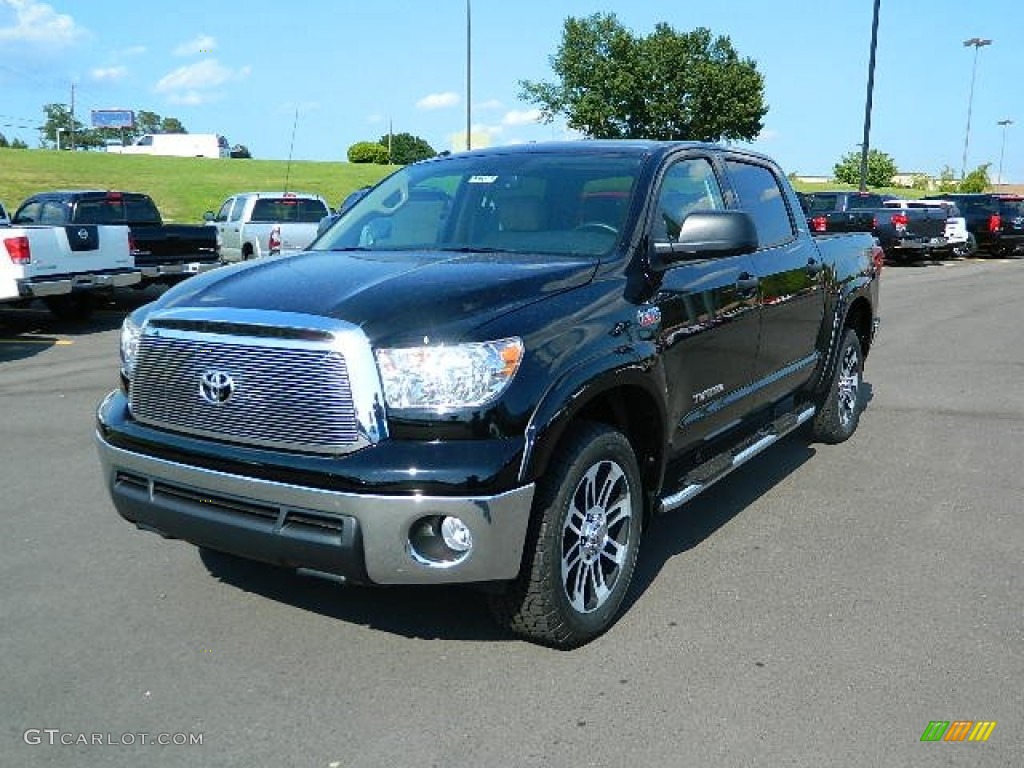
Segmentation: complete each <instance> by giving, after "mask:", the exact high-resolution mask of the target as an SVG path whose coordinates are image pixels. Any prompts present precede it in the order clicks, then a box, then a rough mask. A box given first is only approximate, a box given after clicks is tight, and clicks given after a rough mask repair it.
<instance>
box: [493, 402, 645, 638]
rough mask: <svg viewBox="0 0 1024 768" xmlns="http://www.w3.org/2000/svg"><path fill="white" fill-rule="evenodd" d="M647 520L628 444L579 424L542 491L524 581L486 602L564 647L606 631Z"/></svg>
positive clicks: (529, 633) (515, 624) (507, 619)
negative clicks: (643, 522)
mask: <svg viewBox="0 0 1024 768" xmlns="http://www.w3.org/2000/svg"><path fill="white" fill-rule="evenodd" d="M642 515H643V489H642V488H641V484H640V472H639V470H638V469H637V462H636V456H635V455H634V453H633V449H632V446H630V444H629V441H628V440H627V439H626V437H625V436H624V435H623V434H622V433H621V432H618V431H617V430H615V429H612V428H611V427H607V426H605V425H601V424H594V423H590V422H586V423H582V424H580V425H578V426H576V427H575V428H574V429H573V430H572V431H571V432H570V433H569V435H568V436H567V438H566V439H565V440H564V441H563V443H562V444H561V445H560V446H559V448H558V450H557V451H556V453H555V455H554V457H553V459H552V464H551V466H550V468H549V470H548V473H547V474H546V475H545V477H544V479H543V480H542V481H541V483H540V484H539V487H538V489H537V496H536V497H535V499H534V508H533V517H532V519H531V522H530V530H529V533H528V536H527V541H526V549H525V552H524V555H523V567H522V570H521V571H520V574H519V578H518V579H516V581H514V582H512V584H511V585H510V586H509V588H508V589H507V590H506V591H505V592H503V593H501V594H496V595H489V596H488V600H489V603H490V608H491V613H492V614H493V616H494V618H495V620H496V621H497V622H498V623H499V624H501V625H502V626H503V627H505V628H507V629H509V630H510V631H511V632H513V633H515V634H517V635H521V636H523V637H526V638H528V639H530V640H533V641H535V642H539V643H541V644H543V645H549V646H552V647H555V648H563V649H568V648H574V647H577V646H579V645H582V644H584V643H586V642H588V641H590V640H592V639H594V638H595V637H597V636H598V635H600V634H602V633H604V632H605V631H606V630H607V629H608V628H609V627H610V626H611V625H612V624H613V623H614V621H615V618H616V616H617V615H618V612H619V609H620V607H621V606H622V601H623V599H624V598H625V596H626V592H627V591H628V589H629V582H630V579H631V578H632V576H633V571H634V570H635V567H636V557H637V552H638V550H639V547H640V533H641V528H642Z"/></svg>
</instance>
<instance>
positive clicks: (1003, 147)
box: [996, 119, 1013, 184]
mask: <svg viewBox="0 0 1024 768" xmlns="http://www.w3.org/2000/svg"><path fill="white" fill-rule="evenodd" d="M996 125H1001V126H1003V142H1002V144H1001V145H1000V146H999V183H1000V184H1002V183H1003V154H1004V153H1005V152H1006V126H1008V125H1013V120H1010V119H1006V120H1000V121H999V122H998V123H996Z"/></svg>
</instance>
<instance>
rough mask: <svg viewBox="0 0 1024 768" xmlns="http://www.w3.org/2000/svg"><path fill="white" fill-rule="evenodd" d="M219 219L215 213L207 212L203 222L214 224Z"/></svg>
mask: <svg viewBox="0 0 1024 768" xmlns="http://www.w3.org/2000/svg"><path fill="white" fill-rule="evenodd" d="M216 218H217V215H216V214H215V213H214V212H213V211H207V212H206V213H204V214H203V221H209V222H212V221H214V220H215V219H216Z"/></svg>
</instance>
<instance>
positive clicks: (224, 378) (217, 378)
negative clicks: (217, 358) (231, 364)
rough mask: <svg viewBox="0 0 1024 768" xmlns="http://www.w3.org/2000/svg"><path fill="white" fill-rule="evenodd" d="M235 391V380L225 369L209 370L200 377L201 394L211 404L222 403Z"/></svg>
mask: <svg viewBox="0 0 1024 768" xmlns="http://www.w3.org/2000/svg"><path fill="white" fill-rule="evenodd" d="M234 392H235V380H234V379H232V378H231V376H230V375H229V374H226V373H224V372H223V371H207V372H206V373H204V374H203V375H202V376H200V377H199V396H200V397H201V398H203V400H205V401H206V402H208V403H210V404H211V405H222V404H224V403H226V402H227V401H228V400H230V399H231V395H233V394H234Z"/></svg>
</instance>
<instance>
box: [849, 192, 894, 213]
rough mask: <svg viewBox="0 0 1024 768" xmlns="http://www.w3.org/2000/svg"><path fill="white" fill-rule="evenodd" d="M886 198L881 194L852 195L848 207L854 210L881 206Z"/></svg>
mask: <svg viewBox="0 0 1024 768" xmlns="http://www.w3.org/2000/svg"><path fill="white" fill-rule="evenodd" d="M883 202H885V198H884V197H882V196H881V195H850V197H849V199H848V200H847V201H846V207H847V208H849V209H851V210H854V209H859V208H881V207H882V203H883Z"/></svg>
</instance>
